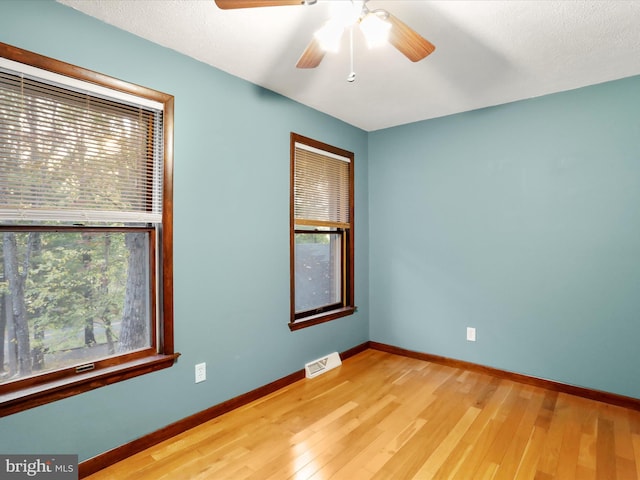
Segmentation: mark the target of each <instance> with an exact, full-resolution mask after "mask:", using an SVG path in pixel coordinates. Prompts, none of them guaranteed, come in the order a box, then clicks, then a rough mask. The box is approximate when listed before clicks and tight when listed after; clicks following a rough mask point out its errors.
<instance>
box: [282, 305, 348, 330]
mask: <svg viewBox="0 0 640 480" xmlns="http://www.w3.org/2000/svg"><path fill="white" fill-rule="evenodd" d="M356 310H358V307H343V308H338V309H336V310H331V311H330V312H324V313H319V314H318V315H311V316H309V317H304V318H301V319H299V320H296V321H295V322H290V323H289V329H290V330H291V331H292V332H293V331H295V330H300V329H302V328H307V327H311V326H313V325H318V324H320V323H324V322H329V321H331V320H335V319H336V318H341V317H346V316H347V315H353V314H354V313H355V312H356Z"/></svg>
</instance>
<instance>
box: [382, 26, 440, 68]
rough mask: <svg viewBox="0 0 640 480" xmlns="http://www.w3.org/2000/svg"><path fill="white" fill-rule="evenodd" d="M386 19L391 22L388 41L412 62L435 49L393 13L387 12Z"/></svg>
mask: <svg viewBox="0 0 640 480" xmlns="http://www.w3.org/2000/svg"><path fill="white" fill-rule="evenodd" d="M387 21H388V22H389V23H391V31H390V32H389V43H391V45H393V46H394V47H396V48H397V49H398V50H400V53H402V54H403V55H404V56H405V57H407V58H408V59H409V60H411V61H412V62H417V61H419V60H422V59H423V58H424V57H426V56H427V55H429V54H430V53H433V51H434V50H435V49H436V47H435V45H433V44H432V43H431V42H429V41H428V40H425V39H424V38H422V37H421V36H420V35H419V34H418V33H417V32H416V31H415V30H413V29H412V28H411V27H409V26H408V25H406V24H405V23H404V22H402V21H401V20H398V19H397V18H396V17H394V16H393V15H391V14H389V18H388V19H387Z"/></svg>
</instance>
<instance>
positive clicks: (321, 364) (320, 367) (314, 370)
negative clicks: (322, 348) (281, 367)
mask: <svg viewBox="0 0 640 480" xmlns="http://www.w3.org/2000/svg"><path fill="white" fill-rule="evenodd" d="M340 365H342V361H341V360H340V355H338V352H333V353H331V354H329V355H327V356H326V357H322V358H319V359H317V360H314V361H313V362H309V363H307V364H306V365H305V366H304V371H305V375H306V377H307V378H313V377H317V376H318V375H320V374H321V373H324V372H326V371H327V370H331V369H332V368H336V367H338V366H340Z"/></svg>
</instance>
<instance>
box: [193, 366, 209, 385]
mask: <svg viewBox="0 0 640 480" xmlns="http://www.w3.org/2000/svg"><path fill="white" fill-rule="evenodd" d="M206 379H207V364H206V363H198V364H196V383H200V382H204V381H205V380H206Z"/></svg>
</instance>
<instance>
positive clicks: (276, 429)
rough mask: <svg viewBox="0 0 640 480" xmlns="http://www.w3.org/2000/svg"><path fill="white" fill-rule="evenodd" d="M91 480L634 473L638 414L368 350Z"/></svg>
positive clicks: (638, 470)
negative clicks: (327, 370) (333, 368)
mask: <svg viewBox="0 0 640 480" xmlns="http://www.w3.org/2000/svg"><path fill="white" fill-rule="evenodd" d="M88 478H90V479H92V480H99V479H117V480H127V479H131V480H134V479H135V480H145V479H148V480H160V479H171V480H176V479H190V480H191V479H215V480H221V479H233V480H239V479H253V480H267V479H274V480H283V479H295V480H307V479H309V480H325V479H329V478H331V479H349V480H365V479H380V480H403V479H464V480H483V479H494V480H499V479H508V480H520V479H536V480H549V479H561V480H571V479H576V480H590V479H602V480H605V479H606V480H614V479H624V480H627V479H628V480H637V479H640V412H637V411H633V410H627V409H624V408H621V407H616V406H611V405H607V404H604V403H600V402H596V401H592V400H586V399H583V398H579V397H574V396H571V395H566V394H562V393H561V394H558V393H556V392H553V391H549V390H544V389H541V388H538V387H532V386H527V385H522V384H519V383H514V382H511V381H508V380H501V379H497V378H494V377H491V376H489V375H485V374H481V373H475V372H469V371H464V370H459V369H456V368H451V367H447V366H442V365H438V364H435V363H429V362H424V361H421V360H414V359H410V358H405V357H401V356H396V355H391V354H388V353H383V352H380V351H376V350H367V351H365V352H362V353H360V354H358V355H356V356H354V357H352V358H350V359H348V360H346V361H345V362H344V364H343V365H342V366H341V367H339V368H337V369H335V370H332V371H330V372H327V373H325V374H323V375H320V376H319V377H316V378H315V379H310V380H307V379H305V380H302V381H299V382H296V383H295V384H292V385H290V386H288V387H286V388H284V389H282V390H279V391H277V392H275V393H273V394H271V395H269V396H267V397H264V398H262V399H260V400H258V401H256V402H253V403H251V404H248V405H246V406H244V407H241V408H239V409H237V410H235V411H233V412H230V413H228V414H226V415H223V416H221V417H218V418H216V419H214V420H211V421H209V422H207V423H205V424H203V425H200V426H198V427H196V428H194V429H192V430H190V431H188V432H185V433H184V434H181V435H179V436H177V437H175V438H173V439H171V440H169V441H166V442H163V443H161V444H159V445H157V446H155V447H152V448H150V449H148V450H146V451H144V452H141V453H139V454H137V455H134V456H132V457H130V458H129V459H127V460H125V461H123V462H120V463H118V464H116V465H113V466H111V467H109V468H107V469H105V470H102V471H100V472H98V473H96V474H94V475H92V476H91V477H88Z"/></svg>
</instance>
